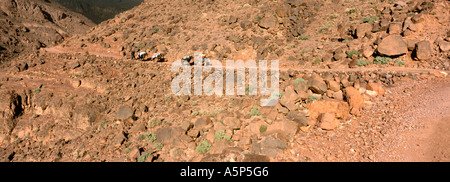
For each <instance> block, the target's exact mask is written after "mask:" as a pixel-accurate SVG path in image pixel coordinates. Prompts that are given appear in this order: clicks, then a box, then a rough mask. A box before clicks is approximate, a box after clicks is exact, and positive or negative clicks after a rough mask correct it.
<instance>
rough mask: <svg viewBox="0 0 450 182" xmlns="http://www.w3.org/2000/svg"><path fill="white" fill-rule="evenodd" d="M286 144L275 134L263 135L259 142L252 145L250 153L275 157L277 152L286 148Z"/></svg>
mask: <svg viewBox="0 0 450 182" xmlns="http://www.w3.org/2000/svg"><path fill="white" fill-rule="evenodd" d="M287 147H288V146H287V144H286V142H284V141H283V140H281V139H280V138H279V136H277V135H276V134H272V135H268V136H265V137H264V138H263V139H262V140H261V143H258V144H254V145H253V146H252V153H254V154H264V155H267V156H269V157H276V156H277V154H278V153H282V152H283V151H284V150H285V149H287Z"/></svg>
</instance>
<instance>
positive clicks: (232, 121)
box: [223, 117, 242, 130]
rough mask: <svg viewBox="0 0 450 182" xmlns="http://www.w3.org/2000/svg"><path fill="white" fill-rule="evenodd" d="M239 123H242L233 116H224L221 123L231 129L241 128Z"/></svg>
mask: <svg viewBox="0 0 450 182" xmlns="http://www.w3.org/2000/svg"><path fill="white" fill-rule="evenodd" d="M241 123H242V122H241V120H240V119H237V118H235V117H226V118H224V119H223V124H224V125H225V126H228V127H230V128H231V129H233V130H239V129H241Z"/></svg>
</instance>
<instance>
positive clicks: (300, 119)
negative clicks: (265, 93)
mask: <svg viewBox="0 0 450 182" xmlns="http://www.w3.org/2000/svg"><path fill="white" fill-rule="evenodd" d="M286 119H289V120H291V121H294V122H296V123H298V125H299V126H307V125H308V119H307V118H306V115H305V114H304V113H303V112H298V111H291V112H289V113H288V114H287V115H286Z"/></svg>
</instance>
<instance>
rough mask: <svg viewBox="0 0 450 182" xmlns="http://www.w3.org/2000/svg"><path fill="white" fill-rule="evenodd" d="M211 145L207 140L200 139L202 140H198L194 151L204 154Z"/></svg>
mask: <svg viewBox="0 0 450 182" xmlns="http://www.w3.org/2000/svg"><path fill="white" fill-rule="evenodd" d="M211 147H212V145H211V144H210V143H209V142H208V140H206V139H202V141H200V143H199V144H198V146H197V147H196V148H195V151H196V152H198V153H199V154H204V153H207V152H209V150H211Z"/></svg>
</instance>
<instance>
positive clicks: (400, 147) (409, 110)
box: [377, 79, 450, 162]
mask: <svg viewBox="0 0 450 182" xmlns="http://www.w3.org/2000/svg"><path fill="white" fill-rule="evenodd" d="M411 89H412V93H411V97H410V99H408V100H404V105H403V106H402V107H400V108H399V111H398V112H399V113H400V114H399V116H398V120H397V121H396V122H398V124H397V125H396V126H395V128H393V129H392V130H391V131H390V132H389V133H388V134H387V135H386V142H383V143H384V144H383V145H384V146H382V147H381V150H380V153H379V154H378V158H377V161H400V162H425V161H428V162H430V161H432V162H443V161H446V162H449V161H450V150H449V149H450V142H449V141H450V112H448V111H450V100H449V99H448V98H450V82H449V79H446V80H444V81H440V82H437V81H432V82H429V83H426V84H423V85H419V86H417V87H413V88H411ZM401 112H403V113H401ZM389 144H390V145H389Z"/></svg>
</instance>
